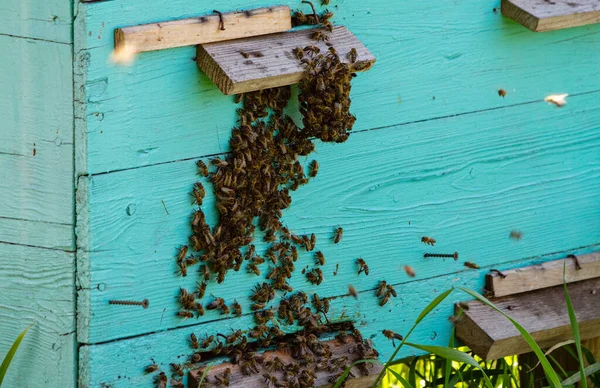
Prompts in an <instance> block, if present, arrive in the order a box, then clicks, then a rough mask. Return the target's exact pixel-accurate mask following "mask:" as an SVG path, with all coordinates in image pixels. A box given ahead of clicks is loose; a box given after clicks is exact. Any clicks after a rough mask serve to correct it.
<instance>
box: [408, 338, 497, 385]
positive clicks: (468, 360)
mask: <svg viewBox="0 0 600 388" xmlns="http://www.w3.org/2000/svg"><path fill="white" fill-rule="evenodd" d="M406 345H408V346H411V347H413V348H416V349H420V350H424V351H426V352H428V353H434V354H436V355H438V356H440V357H444V358H446V359H448V360H454V361H458V362H461V363H463V364H467V365H471V366H472V367H474V368H477V369H479V370H480V371H481V372H482V373H483V378H484V379H485V385H486V386H487V387H488V388H493V386H492V383H491V381H490V379H489V377H488V376H487V375H486V374H485V372H484V371H483V369H482V368H481V365H479V363H478V362H477V361H476V360H475V359H474V358H473V357H471V356H469V355H468V354H466V353H463V352H461V351H460V350H456V349H452V348H447V347H445V346H431V345H417V344H413V343H409V342H407V343H406Z"/></svg>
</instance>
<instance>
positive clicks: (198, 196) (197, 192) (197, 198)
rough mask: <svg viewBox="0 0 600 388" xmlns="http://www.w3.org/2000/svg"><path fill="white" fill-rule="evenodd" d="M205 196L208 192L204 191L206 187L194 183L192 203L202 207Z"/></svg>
mask: <svg viewBox="0 0 600 388" xmlns="http://www.w3.org/2000/svg"><path fill="white" fill-rule="evenodd" d="M205 194H206V192H205V191H204V186H202V183H200V182H196V183H194V189H193V190H192V197H194V201H193V202H192V203H196V204H198V206H202V200H203V199H204V195H205Z"/></svg>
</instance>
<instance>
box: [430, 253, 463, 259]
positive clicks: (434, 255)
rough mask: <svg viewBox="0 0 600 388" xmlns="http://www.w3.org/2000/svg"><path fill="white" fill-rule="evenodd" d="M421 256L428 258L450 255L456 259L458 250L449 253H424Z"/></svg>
mask: <svg viewBox="0 0 600 388" xmlns="http://www.w3.org/2000/svg"><path fill="white" fill-rule="evenodd" d="M423 257H425V258H428V257H451V258H453V259H454V260H458V252H454V253H451V254H448V253H425V254H424V255H423Z"/></svg>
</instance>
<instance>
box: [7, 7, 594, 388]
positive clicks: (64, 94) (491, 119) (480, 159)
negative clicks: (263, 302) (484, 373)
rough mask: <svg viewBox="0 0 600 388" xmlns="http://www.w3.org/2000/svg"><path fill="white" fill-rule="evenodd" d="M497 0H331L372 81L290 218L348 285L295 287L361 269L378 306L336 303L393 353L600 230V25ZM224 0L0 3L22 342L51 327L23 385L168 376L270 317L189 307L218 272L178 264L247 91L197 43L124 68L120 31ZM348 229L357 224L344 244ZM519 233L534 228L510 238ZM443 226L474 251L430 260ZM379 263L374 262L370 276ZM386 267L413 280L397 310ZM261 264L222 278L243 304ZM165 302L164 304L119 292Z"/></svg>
mask: <svg viewBox="0 0 600 388" xmlns="http://www.w3.org/2000/svg"><path fill="white" fill-rule="evenodd" d="M283 3H284V4H286V5H289V6H291V7H292V8H296V7H298V6H299V4H297V3H295V2H283ZM499 3H500V2H499V1H498V2H496V3H489V4H488V3H485V2H481V1H474V0H473V1H465V2H460V3H451V2H444V1H441V0H435V1H429V2H414V3H410V4H402V5H401V6H398V5H397V4H395V3H393V2H389V1H388V2H378V3H377V4H365V3H364V2H336V0H331V5H330V8H331V9H332V10H333V11H335V13H336V18H335V21H336V22H338V23H340V24H343V25H344V26H346V27H347V28H348V29H349V30H350V31H352V33H354V34H355V35H356V36H357V37H358V38H359V39H360V40H361V41H362V42H363V43H364V44H365V45H366V46H367V47H368V49H369V50H370V51H371V52H372V53H373V54H374V55H375V57H377V63H376V65H375V66H374V67H373V69H372V70H371V71H369V72H367V73H364V74H361V75H359V76H358V77H357V78H356V79H355V80H354V81H353V90H352V101H353V105H352V112H353V113H354V114H355V115H356V117H357V122H356V125H355V127H354V131H353V134H352V135H351V136H350V139H349V140H348V141H347V142H346V143H344V144H329V143H328V144H322V143H320V142H317V144H316V150H317V153H316V154H315V158H316V159H317V160H318V161H319V163H320V165H321V168H320V171H319V174H318V176H317V177H316V178H315V179H314V180H313V181H311V182H310V183H309V184H308V185H306V186H304V187H302V188H300V189H299V190H298V191H296V192H295V193H294V194H293V204H292V206H291V208H290V209H289V210H288V211H286V212H285V214H284V217H283V220H284V222H285V223H286V224H287V225H288V226H290V228H292V229H293V230H295V231H298V232H299V233H311V232H314V233H315V234H316V235H317V240H318V244H319V245H320V247H319V249H321V250H322V251H323V252H324V254H325V256H326V258H327V264H326V266H325V267H324V273H325V278H326V281H325V282H324V283H323V284H322V285H321V286H318V287H317V286H312V285H310V284H308V283H305V281H304V278H303V277H302V276H297V277H294V278H293V279H292V281H291V283H292V285H293V286H294V288H297V289H304V290H305V291H306V292H314V291H317V292H318V293H319V295H321V296H323V297H337V296H342V295H346V294H347V292H348V289H347V286H348V284H352V285H353V286H354V287H355V288H356V290H357V291H358V292H359V298H358V300H356V301H355V300H354V299H353V298H351V297H347V296H344V297H340V298H336V299H332V301H331V302H332V307H331V312H330V317H331V318H332V319H350V320H352V321H353V322H355V324H356V325H357V327H359V328H360V330H361V331H362V332H363V335H364V336H365V337H371V336H372V337H373V341H374V344H375V346H376V348H377V350H378V351H379V352H380V353H381V354H382V356H383V357H385V356H389V354H390V352H391V350H392V344H391V342H390V341H389V340H387V339H386V338H384V336H383V335H382V334H381V330H382V329H392V330H395V331H397V332H400V333H402V332H405V331H406V330H407V329H408V328H409V327H410V325H412V323H413V322H414V320H415V318H416V317H417V315H418V314H419V312H420V311H421V309H422V308H423V307H424V306H425V305H426V304H427V303H428V302H429V301H430V300H432V299H433V298H434V297H435V296H437V295H439V294H440V293H441V292H443V291H444V290H446V289H448V288H450V287H452V286H458V285H460V286H468V287H470V288H474V289H481V288H482V286H483V281H484V277H485V274H486V273H487V272H488V270H489V269H490V268H504V269H507V268H512V267H521V266H523V265H527V264H533V263H537V262H541V261H546V260H551V259H554V258H556V257H557V256H561V257H562V256H564V255H566V254H568V253H576V254H579V253H588V252H592V251H596V250H597V244H598V243H599V241H600V206H598V205H599V204H600V172H599V171H600V170H599V169H598V164H599V162H600V160H599V156H598V155H599V152H598V148H599V146H600V128H599V124H598V123H599V122H600V109H598V104H599V101H600V99H599V96H600V79H599V77H598V76H597V73H598V63H600V51H599V50H597V47H598V41H597V38H596V35H597V34H598V33H600V27H599V26H598V25H588V26H583V27H577V28H571V29H565V30H557V31H551V32H545V33H541V34H536V33H533V32H530V31H529V30H527V29H525V28H524V27H523V26H521V25H519V24H517V23H515V22H513V21H510V20H508V19H507V18H504V17H503V16H502V15H501V14H500V12H499V7H500V4H499ZM271 5H273V4H270V3H266V2H263V1H259V2H251V3H248V2H241V1H226V2H222V3H220V4H219V7H220V8H222V9H223V10H224V11H229V10H235V9H238V8H239V9H244V8H255V7H261V6H271ZM212 10H213V7H212V6H207V5H199V4H196V3H194V2H189V1H183V0H173V1H170V2H164V1H159V0H151V1H145V2H125V1H122V0H117V1H97V2H75V3H74V4H73V5H72V4H71V2H69V1H66V0H52V1H48V2H45V3H44V4H42V5H40V4H37V2H34V1H32V0H19V1H18V0H9V1H8V5H6V6H3V7H2V10H0V20H2V21H4V23H1V24H0V47H2V48H3V53H4V54H3V58H5V60H4V61H3V62H2V64H1V66H2V67H3V71H2V72H0V77H1V78H0V85H2V93H0V112H2V113H3V117H5V119H4V122H3V123H2V124H1V125H0V133H1V134H2V139H3V141H2V142H1V144H0V160H1V169H0V174H1V178H2V179H0V190H1V191H2V193H1V194H0V198H2V199H3V200H2V202H1V205H0V355H3V354H4V353H5V351H6V349H8V347H9V346H10V343H11V342H12V340H13V339H14V338H15V337H16V335H17V334H18V332H19V331H20V330H21V329H23V328H24V327H25V326H26V325H27V324H29V323H31V322H36V325H35V326H34V328H32V329H31V331H30V332H29V334H28V335H27V337H26V339H25V341H24V342H23V345H22V347H21V349H20V350H19V353H18V355H17V357H16V359H15V361H14V363H13V365H11V368H10V370H9V374H8V376H7V380H6V381H5V384H6V385H7V386H8V387H21V386H28V387H48V386H50V387H59V386H60V387H71V386H75V385H76V383H77V382H79V386H81V387H101V386H111V387H129V386H150V383H151V381H152V378H151V376H149V375H144V374H143V368H144V366H146V365H147V364H148V363H150V362H151V360H155V361H156V362H157V363H159V364H160V365H163V366H165V365H168V363H169V362H173V360H177V357H178V356H181V355H182V354H188V353H189V349H188V343H187V340H188V336H189V333H190V332H191V331H195V332H196V333H198V334H202V333H208V332H217V331H225V330H229V329H230V328H231V329H238V328H242V329H246V328H248V327H250V325H251V319H250V317H248V316H244V317H242V318H240V319H221V318H222V317H219V316H218V314H206V315H205V316H204V317H203V318H202V319H199V320H196V319H190V320H182V319H179V318H177V317H176V316H175V312H176V311H177V305H176V303H175V296H176V294H177V290H178V287H180V286H184V287H190V288H191V287H193V285H194V283H195V281H196V280H197V279H196V278H195V277H194V276H188V277H186V278H181V277H177V276H175V275H172V274H171V273H172V272H174V271H175V269H176V268H174V260H173V257H174V255H175V254H176V247H177V246H178V245H180V244H182V243H185V241H186V240H187V237H188V234H189V216H190V214H191V210H192V207H191V205H190V202H191V198H190V196H189V194H188V193H189V191H190V190H191V185H192V183H193V181H194V179H196V178H195V174H196V167H195V162H196V161H197V160H198V159H203V160H205V161H207V160H209V159H210V158H212V157H214V156H215V155H225V154H226V153H227V152H228V147H229V146H228V139H229V135H230V132H231V128H232V127H233V126H234V124H235V108H236V106H235V105H234V104H233V102H232V97H231V96H224V95H223V94H222V93H221V91H219V90H218V89H217V88H216V87H215V86H214V84H213V83H212V82H211V81H210V80H209V79H208V78H207V77H206V76H205V75H204V74H203V73H202V72H200V71H199V70H198V68H197V66H196V64H195V62H194V61H193V58H194V57H195V56H196V48H195V47H193V46H188V47H181V48H175V49H169V50H161V51H152V52H147V53H143V54H141V55H140V56H139V57H138V58H137V61H136V62H135V63H134V64H133V66H131V67H127V68H122V67H116V66H112V65H110V64H109V63H108V62H107V58H108V56H109V54H110V52H111V50H112V49H113V47H114V37H113V33H114V30H115V28H119V27H125V26H131V25H138V24H144V23H151V22H158V21H163V20H176V19H181V18H186V17H194V16H198V15H203V14H207V13H211V12H212ZM500 89H503V90H505V91H506V95H504V96H503V97H500V96H499V94H498V91H499V90H500ZM551 93H569V94H570V96H569V97H568V104H567V105H565V106H564V107H560V108H559V107H556V106H554V105H551V104H548V103H545V102H544V101H543V98H544V97H545V96H546V95H548V94H551ZM310 160H311V159H307V160H306V162H307V163H308V162H310ZM207 191H208V192H209V193H208V195H207V198H206V199H205V204H204V208H205V210H206V212H207V216H208V219H209V221H212V222H214V221H215V212H214V211H212V212H211V210H210V209H211V205H212V204H214V197H212V196H211V194H210V190H207ZM338 226H342V227H343V228H344V238H343V241H342V243H340V244H333V243H332V242H331V240H330V237H331V234H332V230H333V228H335V227H338ZM513 229H518V230H521V231H523V233H524V236H523V239H521V240H519V241H516V240H512V239H510V238H509V233H510V231H511V230H513ZM425 235H427V236H431V237H435V238H436V239H437V243H436V245H435V249H434V250H435V251H436V252H448V253H452V252H454V251H458V252H459V253H460V258H459V260H458V261H457V262H455V261H454V260H452V259H450V260H448V259H447V260H437V259H428V260H425V259H424V258H423V253H424V252H428V251H429V250H431V249H432V248H431V247H427V246H425V245H423V244H422V243H421V242H420V238H421V237H422V236H425ZM358 257H362V258H364V259H365V260H366V261H367V262H368V265H369V267H370V274H369V276H365V275H364V274H361V275H358V274H357V273H356V272H357V271H356V265H355V260H356V258H358ZM464 261H473V262H476V263H477V264H478V265H479V267H480V269H478V270H473V269H467V268H466V267H464V266H463V262H464ZM336 264H339V270H338V273H337V275H336V276H334V275H333V272H334V270H335V268H336ZM404 265H409V266H411V267H412V268H413V269H414V271H415V272H416V277H414V278H410V277H408V276H407V274H406V273H405V272H404V270H403V269H402V267H403V266H404ZM380 280H386V281H387V282H388V283H390V284H393V285H394V286H395V288H396V291H397V292H398V297H397V298H395V299H393V301H392V302H391V303H389V304H387V305H386V306H385V307H383V308H382V307H380V306H379V305H378V301H377V298H376V297H375V295H374V291H373V290H374V289H375V287H376V286H377V283H378V282H379V281H380ZM256 281H257V278H254V277H252V275H250V274H246V273H243V272H238V273H231V274H229V275H228V278H227V280H226V282H225V283H224V284H220V285H219V284H216V283H214V282H212V283H211V284H209V286H208V289H207V293H213V294H215V295H217V296H220V297H223V298H225V299H226V300H228V301H232V300H233V299H234V298H237V299H238V300H240V302H241V301H242V300H243V299H244V298H245V295H247V292H248V289H249V288H251V287H252V286H253V285H254V284H255V283H256ZM145 298H147V299H148V300H149V301H150V307H149V308H148V309H142V308H141V307H140V308H130V307H129V306H114V305H109V304H108V300H110V299H133V300H142V299H145ZM464 298H465V296H464V295H460V294H458V293H455V294H453V295H452V296H451V297H450V298H449V299H448V300H446V301H445V302H444V304H442V305H441V306H440V307H439V309H438V310H436V312H435V313H434V314H432V316H431V317H429V318H428V319H427V320H426V321H425V322H424V323H423V324H422V325H420V326H419V328H418V329H417V330H416V331H415V332H414V334H413V335H414V337H413V338H412V340H413V342H419V343H428V344H436V345H445V344H447V343H448V339H449V335H450V325H451V324H450V323H449V322H448V320H447V317H448V316H449V315H451V314H452V313H453V307H452V303H453V302H455V301H458V300H461V299H464ZM244 303H246V304H245V306H246V307H247V301H245V302H244ZM342 317H343V318H342ZM409 354H411V350H409V349H406V350H403V352H401V354H399V356H407V355H409ZM32 365H36V366H35V367H32Z"/></svg>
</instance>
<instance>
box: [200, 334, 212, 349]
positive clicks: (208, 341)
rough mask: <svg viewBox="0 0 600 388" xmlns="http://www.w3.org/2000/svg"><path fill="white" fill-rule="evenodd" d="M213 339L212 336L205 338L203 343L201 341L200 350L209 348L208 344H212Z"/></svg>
mask: <svg viewBox="0 0 600 388" xmlns="http://www.w3.org/2000/svg"><path fill="white" fill-rule="evenodd" d="M214 339H215V336H214V335H211V336H207V337H206V338H205V339H204V341H202V344H201V345H200V346H201V347H202V349H206V348H208V347H209V346H210V344H211V343H212V342H213V340H214Z"/></svg>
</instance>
